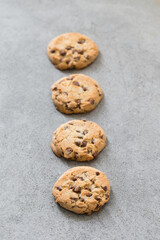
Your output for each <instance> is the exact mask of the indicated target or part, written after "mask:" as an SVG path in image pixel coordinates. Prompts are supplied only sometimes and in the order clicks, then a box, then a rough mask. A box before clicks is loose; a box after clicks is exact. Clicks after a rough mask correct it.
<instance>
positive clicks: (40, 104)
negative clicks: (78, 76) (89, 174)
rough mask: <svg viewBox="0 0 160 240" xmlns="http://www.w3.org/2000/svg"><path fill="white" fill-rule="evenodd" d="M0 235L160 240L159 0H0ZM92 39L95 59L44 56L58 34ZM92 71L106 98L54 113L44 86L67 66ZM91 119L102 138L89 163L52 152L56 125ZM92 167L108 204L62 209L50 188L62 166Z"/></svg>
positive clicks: (6, 237)
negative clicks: (90, 209) (71, 61)
mask: <svg viewBox="0 0 160 240" xmlns="http://www.w3.org/2000/svg"><path fill="white" fill-rule="evenodd" d="M0 18H1V23H0V40H1V43H0V48H1V54H0V65H1V75H0V77H1V81H0V82H1V87H0V137H1V142H0V160H1V161H0V178H1V182H0V187H1V193H0V198H1V199H0V239H3V240H12V239H15V240H22V239H25V240H32V239H33V240H35V239H38V240H44V239H47V240H48V239H58V240H59V239H67V240H72V239H74V240H79V239H80V240H83V239H93V240H98V239H109V240H112V239H116V240H117V239H118V240H119V239H126V240H132V239H136V240H137V239H140V240H141V239H142V240H143V239H145V240H146V239H147V240H150V239H154V240H157V239H159V236H160V227H159V224H160V214H159V210H160V206H159V202H160V178H159V177H160V161H159V160H160V146H159V140H160V121H159V120H160V1H159V0H154V1H153V0H146V1H145V0H135V1H132V0H130V1H129V0H128V1H127V0H121V1H120V0H119V1H116V0H112V1H111V0H106V1H105V0H92V1H89V0H88V1H86V0H73V1H72V0H66V1H65V0H63V1H59V0H55V1H51V0H45V1H42V0H41V1H40V0H39V1H38V0H36V1H32V0H28V1H20V0H10V1H8V0H0ZM72 31H76V32H80V33H83V34H86V35H87V36H89V37H90V38H92V39H93V40H95V41H96V43H97V44H98V46H99V49H100V55H99V57H98V59H97V60H96V61H95V62H94V63H93V64H92V65H90V66H89V67H87V68H86V69H83V70H80V71H65V72H61V71H59V70H57V69H55V68H54V66H53V65H52V64H51V63H50V61H49V60H48V58H47V55H46V47H47V44H48V42H49V41H50V40H51V39H52V38H53V37H55V36H57V35H59V34H61V33H64V32H72ZM76 72H80V73H84V74H87V75H89V76H91V77H93V78H95V79H96V80H97V81H98V82H99V83H100V85H101V87H102V89H103V90H104V95H105V96H104V99H103V101H102V102H101V104H100V105H99V106H98V107H97V108H96V109H95V110H94V111H93V112H91V113H88V114H85V115H72V116H66V115H64V114H61V113H59V112H58V111H56V110H55V108H54V106H53V103H52V100H51V90H50V86H51V85H52V83H53V82H55V81H56V80H58V79H59V78H60V77H62V76H65V75H66V74H69V73H76ZM73 118H74V119H75V118H77V119H78V118H79V119H84V118H85V119H88V120H91V121H95V122H96V123H98V124H100V126H101V127H103V128H104V129H105V131H106V134H107V136H108V140H109V144H108V146H107V147H106V148H105V150H104V151H103V152H102V153H101V154H100V155H99V157H98V158H97V159H96V160H93V161H91V162H90V163H77V162H70V161H67V160H64V159H59V158H57V157H56V156H55V155H54V154H53V153H52V151H51V149H50V142H51V138H52V133H53V131H54V130H55V129H56V128H57V127H58V126H59V125H60V124H62V123H64V122H66V121H68V120H70V119H73ZM79 165H89V166H92V167H96V168H98V169H100V170H102V171H104V172H105V173H106V175H107V177H108V179H109V180H110V183H111V187H112V191H111V198H110V202H109V203H108V204H107V205H106V206H105V207H104V208H102V210H101V211H99V212H98V213H94V214H92V215H90V216H78V215H76V214H74V213H71V212H69V211H66V210H64V209H62V208H60V207H59V206H58V205H57V204H56V203H55V201H54V199H53V197H52V194H51V189H52V186H53V184H54V183H55V181H56V180H57V179H58V177H59V176H60V175H61V174H62V173H63V172H64V171H66V170H67V169H69V168H71V167H74V166H79Z"/></svg>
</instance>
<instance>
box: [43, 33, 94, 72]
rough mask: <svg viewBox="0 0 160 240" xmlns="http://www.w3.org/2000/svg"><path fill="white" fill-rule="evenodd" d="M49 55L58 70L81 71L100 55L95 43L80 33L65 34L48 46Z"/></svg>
mask: <svg viewBox="0 0 160 240" xmlns="http://www.w3.org/2000/svg"><path fill="white" fill-rule="evenodd" d="M47 55H48V57H49V59H50V61H51V62H52V63H53V64H54V65H55V67H56V68H59V69H61V70H65V69H72V68H76V69H81V68H84V67H86V66H88V65H89V64H90V63H92V62H93V61H94V60H95V59H96V57H97V55H98V47H97V45H96V43H95V42H93V41H92V40H91V39H89V38H88V37H86V36H85V35H82V34H79V33H75V32H73V33H65V34H62V35H60V36H58V37H56V38H54V39H53V40H52V41H51V42H50V43H49V45H48V48H47Z"/></svg>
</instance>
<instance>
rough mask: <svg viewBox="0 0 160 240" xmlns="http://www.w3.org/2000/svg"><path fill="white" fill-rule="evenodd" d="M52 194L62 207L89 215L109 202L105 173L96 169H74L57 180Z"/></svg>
mask: <svg viewBox="0 0 160 240" xmlns="http://www.w3.org/2000/svg"><path fill="white" fill-rule="evenodd" d="M52 193H53V196H54V197H55V199H56V202H57V203H59V204H60V205H61V206H62V207H64V208H66V209H68V210H70V211H72V212H75V213H78V214H84V213H87V214H91V213H92V212H95V211H98V210H99V209H100V208H101V207H102V206H103V205H104V204H105V203H107V202H108V201H109V196H110V183H109V181H108V179H107V177H106V175H105V173H103V172H101V171H99V170H97V169H96V168H92V167H74V168H71V169H69V170H68V171H66V172H65V173H64V174H63V175H62V176H61V177H60V178H59V179H58V181H57V182H56V183H55V185H54V187H53V189H52Z"/></svg>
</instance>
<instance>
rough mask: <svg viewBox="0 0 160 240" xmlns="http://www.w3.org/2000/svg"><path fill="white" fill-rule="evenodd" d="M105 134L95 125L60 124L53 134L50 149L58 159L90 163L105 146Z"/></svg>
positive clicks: (81, 122)
mask: <svg viewBox="0 0 160 240" xmlns="http://www.w3.org/2000/svg"><path fill="white" fill-rule="evenodd" d="M106 141H107V139H106V134H105V132H104V130H103V129H102V128H101V127H100V126H99V125H98V124H96V123H94V122H91V121H86V120H72V121H69V122H67V123H65V124H62V125H61V126H60V127H59V128H57V130H56V131H55V132H54V133H53V138H52V143H51V148H52V150H53V152H54V153H55V154H56V155H57V156H58V157H64V158H66V159H69V160H76V161H90V160H92V159H94V158H95V157H97V156H98V154H99V152H101V151H102V150H103V149H104V147H105V146H106Z"/></svg>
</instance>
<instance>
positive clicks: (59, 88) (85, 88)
mask: <svg viewBox="0 0 160 240" xmlns="http://www.w3.org/2000/svg"><path fill="white" fill-rule="evenodd" d="M51 89H52V100H53V102H54V104H55V106H56V108H57V110H59V111H60V112H63V113H66V114H72V113H86V112H89V111H91V110H93V109H94V108H96V106H97V105H98V104H99V102H100V101H101V99H102V97H103V92H102V89H101V87H100V86H99V84H98V83H97V82H96V81H95V80H93V79H92V78H90V77H88V76H86V75H83V74H73V75H70V76H67V77H63V78H61V79H60V80H59V81H57V82H56V83H55V84H53V85H52V87H51Z"/></svg>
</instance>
